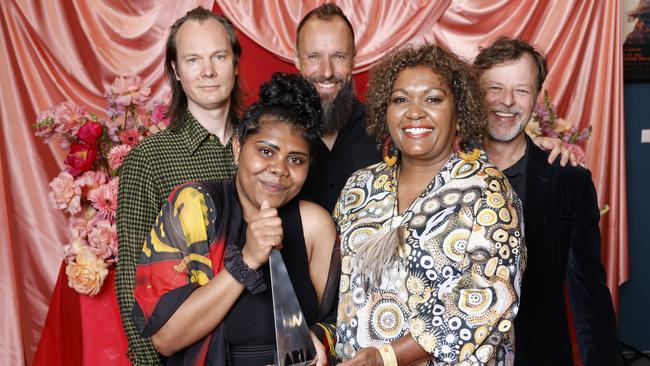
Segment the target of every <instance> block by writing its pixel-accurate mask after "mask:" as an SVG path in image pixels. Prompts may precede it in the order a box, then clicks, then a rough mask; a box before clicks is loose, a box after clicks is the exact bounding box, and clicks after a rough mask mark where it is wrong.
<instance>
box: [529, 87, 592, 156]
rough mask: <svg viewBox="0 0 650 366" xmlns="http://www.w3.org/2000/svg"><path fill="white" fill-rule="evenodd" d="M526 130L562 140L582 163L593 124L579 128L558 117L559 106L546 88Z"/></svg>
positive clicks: (531, 133)
mask: <svg viewBox="0 0 650 366" xmlns="http://www.w3.org/2000/svg"><path fill="white" fill-rule="evenodd" d="M526 132H527V133H528V135H530V136H532V137H537V136H548V137H556V138H559V139H560V140H562V142H563V144H564V145H565V146H566V148H567V149H569V151H571V152H572V153H573V154H574V155H575V156H576V159H578V162H579V163H581V164H584V163H585V160H586V158H587V156H586V154H585V152H584V150H583V148H582V146H584V143H585V142H586V141H587V140H589V137H590V136H591V125H589V126H588V127H585V128H583V129H582V130H578V129H577V128H576V127H575V126H574V125H573V123H572V122H571V121H569V120H566V119H563V118H558V117H557V108H556V107H555V105H553V104H552V103H551V98H550V97H549V95H548V90H544V99H543V100H542V101H540V102H539V103H538V104H537V107H536V108H535V111H534V112H533V116H532V118H531V121H530V122H529V123H528V125H527V126H526Z"/></svg>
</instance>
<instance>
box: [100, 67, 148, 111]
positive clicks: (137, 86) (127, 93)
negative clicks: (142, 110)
mask: <svg viewBox="0 0 650 366" xmlns="http://www.w3.org/2000/svg"><path fill="white" fill-rule="evenodd" d="M109 93H110V94H111V96H112V97H113V98H114V100H115V103H117V104H119V105H122V106H125V107H128V106H130V105H131V104H135V105H143V104H145V102H146V101H147V99H149V95H150V94H151V88H149V87H143V86H142V79H140V77H139V76H136V75H126V76H118V77H116V78H115V80H114V81H113V84H112V85H111V86H110V88H109Z"/></svg>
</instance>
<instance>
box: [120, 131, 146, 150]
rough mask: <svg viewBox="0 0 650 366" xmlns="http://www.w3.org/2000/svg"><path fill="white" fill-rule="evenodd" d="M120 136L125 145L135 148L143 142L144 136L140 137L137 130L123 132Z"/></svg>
mask: <svg viewBox="0 0 650 366" xmlns="http://www.w3.org/2000/svg"><path fill="white" fill-rule="evenodd" d="M118 136H119V138H120V141H122V143H123V144H127V145H129V146H135V145H137V144H138V142H140V140H142V135H140V132H138V129H137V128H132V129H129V130H124V131H121V132H120V133H119V135H118Z"/></svg>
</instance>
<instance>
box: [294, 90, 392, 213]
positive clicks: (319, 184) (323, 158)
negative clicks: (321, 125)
mask: <svg viewBox="0 0 650 366" xmlns="http://www.w3.org/2000/svg"><path fill="white" fill-rule="evenodd" d="M365 112H366V107H365V106H364V105H363V104H361V103H359V101H355V102H354V110H353V112H352V120H351V121H350V122H349V123H348V124H347V125H346V126H345V127H344V128H343V129H342V130H341V131H339V133H338V135H337V136H336V140H335V141H334V145H333V146H332V150H331V151H330V150H329V149H328V148H327V146H326V145H325V143H323V141H321V140H319V141H318V142H317V145H316V146H315V148H314V151H313V153H314V161H313V163H312V165H311V167H310V168H309V175H308V176H307V180H306V181H305V185H304V186H303V187H302V191H301V192H300V196H301V197H302V198H304V199H307V200H310V201H313V202H315V203H317V204H319V205H321V206H322V207H324V208H325V209H326V210H327V211H328V212H332V211H333V210H334V206H335V205H336V200H337V199H338V198H339V194H340V193H341V189H343V186H344V185H345V182H346V181H347V180H348V178H349V177H350V175H352V173H354V172H355V171H357V170H359V169H361V168H365V167H367V166H368V165H371V164H374V163H378V162H379V161H381V159H382V156H381V153H380V151H379V149H378V147H377V143H376V141H375V139H374V138H373V137H370V136H368V135H367V134H366V123H365Z"/></svg>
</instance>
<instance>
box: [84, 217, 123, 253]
mask: <svg viewBox="0 0 650 366" xmlns="http://www.w3.org/2000/svg"><path fill="white" fill-rule="evenodd" d="M88 245H89V246H90V247H91V248H92V249H93V251H94V252H95V254H96V255H97V256H98V257H99V258H101V259H103V260H106V259H109V258H110V257H112V256H114V255H115V254H117V229H116V228H115V224H111V223H110V222H109V221H107V220H97V221H96V222H95V226H94V227H93V228H92V229H91V230H90V232H89V233H88Z"/></svg>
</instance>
